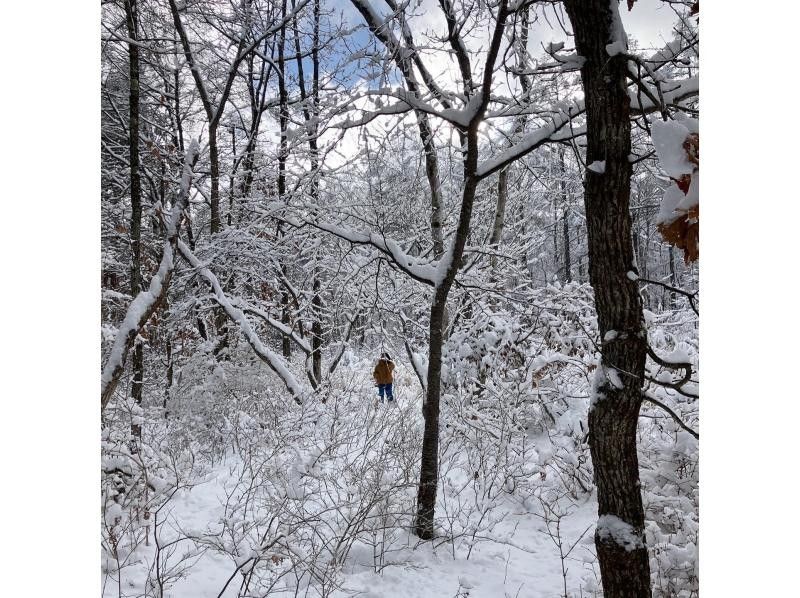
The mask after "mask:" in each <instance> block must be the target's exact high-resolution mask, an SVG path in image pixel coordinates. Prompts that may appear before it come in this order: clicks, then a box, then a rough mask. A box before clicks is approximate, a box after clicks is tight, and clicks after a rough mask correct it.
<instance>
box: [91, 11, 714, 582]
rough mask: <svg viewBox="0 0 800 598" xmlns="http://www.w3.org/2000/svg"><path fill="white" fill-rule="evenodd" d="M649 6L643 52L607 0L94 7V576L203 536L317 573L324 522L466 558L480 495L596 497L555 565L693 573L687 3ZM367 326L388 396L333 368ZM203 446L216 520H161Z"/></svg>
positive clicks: (254, 563) (244, 557)
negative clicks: (222, 498) (215, 473)
mask: <svg viewBox="0 0 800 598" xmlns="http://www.w3.org/2000/svg"><path fill="white" fill-rule="evenodd" d="M629 4H632V3H629ZM668 4H669V7H670V8H671V9H672V10H673V11H674V14H675V25H674V29H673V31H672V38H671V39H669V40H667V43H666V45H664V46H663V47H657V48H647V47H637V44H636V43H635V40H629V39H628V37H627V36H626V35H625V32H624V30H623V29H622V27H621V21H620V20H619V13H618V11H619V10H624V7H617V3H616V2H614V1H613V0H612V2H610V3H609V2H607V1H606V0H603V1H599V0H597V1H592V2H588V1H586V2H578V1H566V2H564V5H562V4H561V3H554V2H549V1H548V2H529V1H523V2H517V1H515V2H508V1H507V0H500V1H499V2H495V3H483V2H471V1H466V2H456V3H453V2H450V0H439V2H437V3H411V2H407V3H396V2H394V0H381V1H378V0H350V3H349V4H348V5H347V10H346V11H345V12H343V11H342V7H341V6H339V5H337V4H335V3H329V2H325V1H323V0H232V1H230V2H228V1H217V0H202V1H194V0H189V1H185V2H184V1H177V0H169V1H168V2H157V1H153V0H109V1H107V2H104V3H103V18H102V60H103V62H102V69H103V70H102V89H101V94H102V140H101V144H102V160H103V163H102V193H103V198H102V204H101V205H102V220H101V222H102V241H103V263H102V278H103V280H102V288H103V296H102V318H103V329H102V334H103V354H104V361H103V372H102V378H101V397H102V398H101V409H102V410H103V418H104V431H103V488H104V518H103V521H104V532H103V539H104V564H103V567H104V572H105V576H106V588H105V590H104V591H106V592H111V594H113V595H116V594H119V595H128V594H127V592H129V590H128V589H126V588H125V587H123V583H122V580H123V578H124V577H125V576H126V575H128V573H126V572H130V575H131V576H133V577H134V578H136V579H139V580H144V581H142V584H143V585H141V586H138V589H137V590H135V591H131V592H133V593H134V594H136V593H137V592H138V593H139V594H143V595H159V596H160V595H164V592H165V591H166V590H165V588H168V587H169V586H170V585H171V584H172V583H174V582H175V581H176V580H177V579H179V578H180V577H181V576H183V575H186V574H187V571H189V569H190V568H191V566H192V564H193V562H196V561H197V559H199V558H201V556H202V555H203V554H205V553H206V552H208V551H212V552H213V551H216V552H219V553H221V554H223V555H228V556H229V557H230V559H231V564H232V569H231V571H232V576H231V580H230V582H231V583H232V584H235V586H236V587H239V590H238V591H239V595H241V596H250V595H256V594H258V595H264V594H265V592H275V593H276V595H277V593H279V592H281V591H291V592H297V591H298V588H302V589H303V591H304V592H306V593H310V594H312V595H313V593H315V592H316V593H318V594H320V595H329V594H330V593H332V592H335V591H337V589H340V588H341V587H342V583H343V577H342V575H343V574H344V573H346V571H347V567H348V564H347V563H348V555H349V554H350V551H351V550H355V551H359V550H366V548H365V546H367V547H370V550H372V558H373V561H372V562H373V564H374V567H375V570H376V571H380V570H382V569H383V568H385V567H387V566H392V565H394V564H399V563H402V562H409V561H411V560H413V558H414V557H413V553H414V548H415V546H417V544H415V543H416V542H421V541H432V542H435V543H436V542H449V543H451V545H452V550H453V554H454V555H455V554H456V552H458V554H463V555H466V557H467V558H468V557H469V555H470V554H471V552H472V547H473V546H474V545H476V543H479V542H481V541H495V542H500V541H505V540H502V539H500V538H499V537H497V536H494V535H493V533H492V530H493V526H494V525H496V524H497V522H499V521H501V520H502V518H503V516H504V515H503V514H502V510H503V508H504V507H503V505H504V504H505V503H504V502H503V500H505V499H511V500H515V501H518V502H519V504H520V505H522V506H524V507H525V508H526V509H529V510H530V512H531V516H532V517H543V518H544V520H545V521H547V529H548V530H550V529H553V530H555V529H556V527H555V525H556V523H558V522H559V521H560V520H561V518H562V517H565V516H567V515H568V514H569V512H570V507H569V505H570V504H571V503H573V502H575V501H578V500H579V499H580V498H581V497H586V496H589V495H592V493H596V495H597V498H598V504H599V522H598V525H597V530H596V533H595V544H596V547H597V548H596V550H597V553H596V556H595V557H594V558H595V559H596V560H595V561H594V562H595V563H596V564H597V568H596V569H595V566H594V565H591V566H590V567H589V570H590V571H591V576H590V577H591V578H593V579H595V583H594V586H592V583H590V582H589V581H586V583H585V585H583V586H582V589H584V590H587V591H589V592H593V591H594V592H600V588H601V585H602V589H603V591H604V593H605V595H606V596H609V597H610V596H642V595H650V594H651V592H652V593H653V594H656V595H663V596H674V595H681V596H682V595H687V596H688V595H695V594H696V592H697V561H696V542H697V440H698V436H697V432H696V430H697V423H698V422H697V413H698V409H697V398H698V391H697V383H698V373H697V343H696V338H697V317H698V311H699V300H698V294H697V267H696V259H697V257H698V253H697V242H696V241H697V238H696V231H697V220H698V219H699V206H698V204H697V201H696V185H697V181H698V180H699V138H698V136H697V120H696V119H697V116H698V107H699V103H698V98H697V94H698V79H697V77H698V59H699V56H698V33H697V18H696V16H695V14H696V12H697V7H696V5H695V3H692V2H669V3H668ZM638 9H639V8H638V7H636V6H635V5H634V6H633V10H638ZM540 38H543V39H564V40H565V43H561V42H559V43H549V44H537V43H534V40H535V39H540ZM680 250H683V253H681V251H680ZM384 350H385V351H388V352H390V353H391V354H392V355H393V357H394V358H395V359H396V360H397V361H402V362H403V363H405V364H406V365H407V367H408V370H407V371H408V374H407V375H406V376H405V378H404V379H403V380H402V381H401V382H400V383H401V384H403V385H404V388H405V396H406V397H407V398H408V399H409V400H411V399H413V401H414V402H409V404H407V405H406V406H405V407H403V409H405V413H404V415H403V416H402V417H399V421H400V422H401V423H400V424H399V425H398V424H391V425H390V424H389V423H388V421H387V420H386V419H385V418H382V417H381V416H379V415H377V414H376V412H375V411H374V410H373V409H371V400H368V399H366V398H365V396H366V395H365V390H364V388H363V384H361V386H360V383H359V382H358V380H362V381H363V378H359V375H362V374H364V373H365V372H366V377H367V378H368V377H369V372H370V364H369V361H368V360H369V359H370V358H371V357H373V356H374V355H375V354H376V353H377V352H380V351H384ZM359 372H360V374H359ZM370 393H371V388H367V389H366V394H370ZM417 399H420V400H419V403H421V405H422V412H421V413H420V411H419V408H418V407H417V408H413V409H412V408H411V407H410V406H409V405H411V404H418V403H416V402H415V401H416V400H417ZM587 414H588V417H587ZM364 421H366V422H368V425H367V426H366V427H364V426H362V423H363V422H364ZM620 422H624V423H620ZM377 438H380V439H381V442H385V444H382V445H381V449H380V451H379V453H378V454H375V453H374V452H372V446H373V443H374V441H375V439H377ZM231 453H232V454H235V455H237V459H238V461H237V462H238V463H239V465H238V466H237V469H236V472H235V475H237V476H239V478H238V479H239V481H240V482H239V486H241V489H242V492H238V493H237V495H236V500H231V501H230V502H229V504H228V505H227V506H226V512H225V514H224V517H223V523H222V525H223V529H220V530H216V529H215V530H211V529H210V528H209V529H200V530H185V529H176V528H175V526H174V525H173V523H174V522H171V521H170V519H169V512H170V509H169V505H170V501H172V500H173V499H174V497H175V496H176V495H178V494H180V492H183V491H184V490H185V489H188V488H190V487H191V486H192V485H194V484H195V483H197V481H198V480H200V479H201V478H202V475H203V473H204V472H207V471H210V470H211V469H213V467H214V466H215V464H218V463H220V462H221V461H224V460H225V458H226V455H230V454H231ZM615 463H616V464H620V463H625V465H624V466H622V465H620V466H619V467H621V468H622V469H625V470H626V472H627V473H626V474H625V475H624V476H621V478H620V477H619V476H616V475H611V474H610V473H609V472H610V471H611V469H609V468H612V469H613V468H614V467H615V466H616V465H615ZM612 478H613V479H612ZM618 478H619V479H618ZM620 479H621V481H620ZM639 482H641V487H640V486H639ZM237 487H238V486H237ZM465 493H470V495H469V499H468V498H467V495H466V494H465ZM643 496H644V501H643V499H642V497H643ZM501 498H502V499H503V500H501ZM534 503H535V504H536V505H539V506H538V507H536V508H534V507H533V506H531V505H533V504H534ZM266 514H269V515H268V516H267V515H266ZM323 520H324V521H326V522H327V523H326V527H325V529H326V531H325V532H324V533H320V532H319V530H318V527H319V525H320V523H319V522H320V521H323ZM237 521H247V522H249V524H248V525H245V526H244V527H241V526H239V527H237V524H236V522H237ZM228 528H230V529H228ZM554 533H555V532H554ZM553 537H554V541H556V542H557V545H558V547H559V550H562V556H563V558H562V562H564V559H567V558H568V557H569V554H566V556H564V555H565V551H568V550H569V547H565V546H562V544H561V540H560V538H559V536H558V534H557V533H555V535H554V536H553ZM153 546H155V548H153ZM600 578H602V584H601V583H600ZM588 579H589V577H587V580H588ZM631 579H635V581H633V582H632V581H630V580H631ZM287 580H292V581H291V583H289V582H288V581H287ZM564 584H565V588H564V593H565V595H569V593H570V591H577V588H572V589H570V588H568V587H567V573H566V571H565V573H564ZM287 588H290V590H287ZM219 590H220V594H222V592H224V591H227V588H220V589H219Z"/></svg>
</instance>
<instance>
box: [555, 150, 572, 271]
mask: <svg viewBox="0 0 800 598" xmlns="http://www.w3.org/2000/svg"><path fill="white" fill-rule="evenodd" d="M558 161H559V166H560V175H559V187H560V188H561V204H562V206H563V210H564V280H566V281H567V282H572V256H571V255H570V242H569V194H568V193H567V163H566V160H565V159H564V148H560V149H559V150H558Z"/></svg>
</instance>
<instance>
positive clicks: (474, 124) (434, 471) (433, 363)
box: [414, 0, 508, 540]
mask: <svg viewBox="0 0 800 598" xmlns="http://www.w3.org/2000/svg"><path fill="white" fill-rule="evenodd" d="M507 18H508V11H507V5H506V1H505V0H501V2H500V5H499V7H498V12H497V21H496V23H495V29H494V32H493V34H492V39H491V42H490V45H489V51H488V55H487V58H486V64H485V70H484V74H483V81H482V88H481V91H480V93H482V96H483V97H482V100H481V103H480V105H479V107H478V110H477V111H476V113H475V116H474V118H473V119H472V120H471V121H470V124H469V126H468V127H467V129H466V131H464V132H463V133H462V135H461V136H462V138H463V139H464V141H465V143H464V144H463V145H465V146H466V154H465V156H464V162H463V165H464V190H463V194H462V197H461V210H460V212H459V216H458V226H457V227H456V232H455V236H454V238H453V244H452V249H451V250H450V251H451V253H450V255H449V256H448V255H445V256H443V258H442V259H445V260H446V259H448V258H449V259H450V263H449V265H448V267H447V270H446V271H445V275H444V277H443V279H442V280H441V282H440V283H439V284H438V285H437V286H436V287H435V291H434V297H433V303H432V304H431V311H430V323H429V335H430V346H429V348H428V377H427V381H426V393H425V394H426V396H425V403H424V405H423V408H422V413H423V416H424V419H425V427H424V431H423V436H422V459H421V466H420V476H419V488H418V491H417V519H416V524H415V530H414V531H415V533H416V535H417V536H418V537H419V538H421V539H423V540H430V539H432V538H433V537H434V515H435V510H436V491H437V488H438V483H439V399H440V397H441V392H442V388H441V378H442V343H443V341H444V326H443V324H444V316H445V310H446V307H447V296H448V294H449V293H450V288H451V287H452V286H453V282H454V281H455V278H456V273H457V272H458V269H459V267H460V265H461V259H462V257H463V255H464V246H465V245H466V242H467V237H468V236H469V229H470V221H471V219H472V206H473V203H474V200H475V191H476V189H477V187H478V177H477V175H476V172H477V169H478V126H479V125H480V123H481V121H482V119H483V116H484V114H485V112H486V108H487V106H488V103H489V97H490V86H491V81H492V72H493V70H494V64H495V61H496V59H497V54H498V52H499V49H500V42H501V40H502V33H503V31H504V29H505V24H506V19H507ZM462 78H464V80H465V81H466V80H467V79H468V78H469V77H468V73H467V72H464V70H463V69H462Z"/></svg>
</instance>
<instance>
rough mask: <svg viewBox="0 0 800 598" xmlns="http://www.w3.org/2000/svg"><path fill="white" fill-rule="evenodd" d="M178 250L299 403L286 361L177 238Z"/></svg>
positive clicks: (297, 389)
mask: <svg viewBox="0 0 800 598" xmlns="http://www.w3.org/2000/svg"><path fill="white" fill-rule="evenodd" d="M178 251H179V252H180V254H181V256H183V258H184V259H185V260H186V261H187V262H189V264H190V265H191V266H192V268H194V269H195V270H196V271H197V273H198V274H199V275H200V276H202V277H203V278H205V279H206V281H208V282H209V283H210V284H211V287H212V289H213V290H214V298H215V299H216V301H217V303H219V305H220V306H221V307H222V309H223V310H225V314H226V315H227V316H228V317H229V318H230V319H231V320H233V321H234V322H235V323H236V324H237V325H238V326H239V328H240V329H241V331H242V333H243V334H244V337H245V339H246V340H247V343H248V344H249V345H250V346H251V347H252V348H253V351H255V352H256V355H258V356H259V357H260V358H261V360H262V361H264V362H265V363H266V364H267V365H268V366H269V368H270V369H271V370H272V371H273V372H275V373H276V374H277V375H278V376H279V377H280V378H281V380H282V381H283V383H284V384H285V385H286V388H287V390H288V391H289V392H290V393H291V395H292V397H293V398H294V400H295V402H296V403H297V404H301V403H302V398H303V396H305V393H304V392H303V389H302V387H301V386H300V385H299V384H298V382H297V380H295V378H294V376H293V375H292V373H291V372H290V371H289V368H287V367H286V363H285V362H284V361H283V359H281V358H280V357H279V356H278V355H277V354H276V353H274V352H273V351H271V350H270V349H269V348H268V347H267V346H265V345H264V343H262V342H261V339H260V338H259V337H258V335H257V334H256V332H255V331H254V330H253V327H252V326H251V325H250V322H249V321H248V320H247V317H246V316H245V315H244V313H243V312H242V310H241V309H239V308H237V307H234V306H233V304H232V303H231V301H230V299H228V297H227V296H226V295H225V292H224V291H223V290H222V286H221V285H220V284H219V280H218V279H217V277H216V276H215V275H214V273H213V272H211V270H209V269H208V268H207V267H205V266H203V264H202V263H200V260H198V259H197V256H195V255H194V253H192V250H191V249H189V247H188V246H187V245H186V244H185V243H184V242H183V241H180V240H178Z"/></svg>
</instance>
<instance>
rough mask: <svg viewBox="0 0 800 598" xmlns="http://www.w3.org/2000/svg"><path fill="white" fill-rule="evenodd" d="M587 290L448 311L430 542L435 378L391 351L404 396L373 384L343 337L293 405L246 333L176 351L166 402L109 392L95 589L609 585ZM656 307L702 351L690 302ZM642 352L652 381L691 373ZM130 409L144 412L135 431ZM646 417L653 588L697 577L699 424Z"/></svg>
mask: <svg viewBox="0 0 800 598" xmlns="http://www.w3.org/2000/svg"><path fill="white" fill-rule="evenodd" d="M565 295H566V296H568V297H569V299H570V301H568V302H567V301H565ZM590 299H591V298H590V296H588V295H587V290H586V288H585V287H579V286H577V285H573V286H567V287H564V288H561V287H553V288H550V289H547V290H546V291H545V292H543V293H542V294H541V297H540V299H539V303H538V305H537V309H536V310H535V314H533V312H532V313H528V314H526V313H520V314H519V315H518V316H514V317H512V316H509V315H508V313H507V312H506V313H504V314H503V315H502V316H500V315H497V313H495V312H494V311H493V310H492V308H491V306H489V305H487V306H483V309H479V310H476V311H475V312H473V313H472V314H470V315H469V317H468V318H466V317H465V318H463V319H462V320H461V321H460V322H459V323H458V324H457V325H456V326H454V330H453V332H452V334H451V335H450V338H449V340H448V342H447V346H446V347H445V352H444V361H445V368H444V372H443V378H444V380H443V382H444V384H445V386H444V392H443V398H442V415H441V443H440V455H441V456H440V485H439V498H438V501H437V511H436V515H437V531H438V535H437V538H436V540H434V541H433V542H426V543H421V542H419V541H418V539H417V538H416V537H415V536H414V535H413V534H412V533H411V530H412V529H413V516H414V507H415V501H416V492H417V487H416V483H417V481H418V475H419V458H420V448H421V435H422V416H421V400H422V393H421V391H420V389H419V385H418V383H417V380H416V376H414V374H413V372H412V370H411V366H410V365H409V364H403V363H402V362H401V363H399V364H398V371H397V382H396V394H397V396H398V404H397V405H381V404H378V403H377V397H376V395H375V392H374V388H373V387H372V384H371V380H370V374H371V365H372V364H371V361H370V360H369V357H368V356H370V355H372V354H373V353H374V352H367V351H366V350H364V351H359V350H352V351H349V352H348V353H347V354H346V356H345V358H344V359H343V363H342V365H341V367H340V368H339V370H337V373H336V375H335V376H334V378H333V379H332V380H331V381H330V383H329V384H328V385H326V387H325V388H324V390H322V391H320V393H319V394H318V395H317V396H314V397H311V398H310V399H308V400H307V401H306V402H305V403H304V404H303V405H302V406H298V405H296V404H295V403H294V402H293V401H292V400H291V399H290V398H288V397H287V396H286V392H285V390H284V389H283V388H282V385H281V384H280V382H279V381H277V380H276V379H275V377H274V374H272V373H271V372H270V371H269V370H267V369H266V367H265V366H263V365H261V364H260V363H258V362H255V361H254V360H253V359H252V358H251V357H250V355H249V353H248V352H247V350H246V347H244V346H240V347H238V348H237V349H236V350H234V351H232V356H231V358H230V359H229V360H226V361H224V362H217V361H216V360H215V359H214V358H213V357H211V356H210V355H211V354H210V353H208V352H203V351H198V352H197V353H195V354H194V355H193V356H192V357H191V358H188V359H187V360H186V361H185V362H184V363H182V365H181V367H180V368H179V371H178V372H177V373H176V377H175V378H176V379H175V381H174V384H173V387H172V390H171V398H170V402H169V410H170V411H169V417H167V418H165V417H164V411H163V408H161V406H160V404H161V400H162V399H161V397H160V396H155V395H154V396H151V397H149V398H148V400H146V405H147V404H150V405H153V406H152V407H145V409H144V410H141V409H137V408H135V407H131V406H126V405H125V404H123V403H120V402H119V401H117V402H116V403H112V404H111V406H110V407H109V410H108V412H107V414H106V422H105V428H104V431H103V441H102V455H103V514H102V521H103V525H102V541H103V563H102V578H103V592H104V596H175V597H183V596H185V597H190V596H191V597H201V596H225V597H231V596H351V595H358V596H375V597H378V596H487V597H488V596H531V597H539V596H541V597H552V596H564V595H566V596H569V597H572V596H600V595H602V592H601V588H600V579H599V569H598V567H597V564H596V557H595V554H594V544H593V536H594V528H595V525H596V523H597V506H596V502H595V499H594V493H593V485H592V469H591V459H590V456H589V449H588V444H587V442H588V437H587V433H588V429H587V424H586V418H587V413H588V409H589V388H590V386H591V379H592V377H593V371H594V369H595V368H596V363H597V359H596V355H597V352H596V348H595V346H594V342H599V341H598V339H597V338H596V336H597V335H596V324H595V321H594V317H593V312H592V310H591V307H590V306H591V300H590ZM564 305H569V306H570V307H569V309H567V308H565V307H564ZM498 311H499V310H498ZM648 318H649V320H650V321H649V322H648V323H649V330H650V342H651V345H652V346H653V348H654V349H655V350H656V351H657V352H658V354H659V355H660V356H661V357H662V358H664V359H665V360H668V361H685V360H689V361H690V362H691V363H692V364H693V366H694V367H695V368H696V366H697V343H696V326H695V324H696V321H695V320H693V319H687V317H686V314H685V312H680V313H671V312H670V313H667V314H661V315H655V314H648ZM648 367H649V368H650V370H651V371H650V377H652V378H653V380H658V381H659V382H661V383H665V382H668V380H667V377H668V376H674V377H675V379H678V378H679V377H680V376H679V374H680V373H681V372H680V371H678V372H676V373H674V374H672V373H665V372H664V371H662V370H663V368H661V367H660V366H658V365H656V364H653V363H651V364H650V365H649V366H648ZM656 386H657V385H656V384H655V383H653V384H652V385H651V388H648V393H649V394H651V395H652V396H653V397H654V398H657V399H659V400H660V401H662V402H663V403H664V404H668V405H669V406H670V407H671V408H672V409H673V411H675V412H676V413H677V414H678V415H680V416H681V418H682V419H683V421H684V422H685V423H686V424H688V425H689V426H690V427H692V428H695V429H696V427H697V403H696V401H694V400H693V399H691V398H687V397H685V396H682V395H679V394H678V393H677V392H676V391H675V390H674V389H671V388H668V387H664V386H661V385H658V386H657V387H656ZM323 399H324V402H323ZM131 421H133V422H134V423H141V424H142V428H143V442H142V446H141V447H140V448H139V450H138V451H137V452H135V453H131V450H130V445H129V428H130V423H131ZM639 431H640V438H639V446H640V468H641V472H642V489H643V497H644V502H645V508H646V518H647V528H646V541H647V545H648V549H649V551H650V555H651V570H652V576H653V584H654V595H656V596H681V597H684V596H686V597H688V596H695V595H697V588H698V582H697V534H698V467H697V456H698V453H697V442H696V440H695V439H694V438H693V437H692V436H691V435H690V434H689V433H688V432H686V431H685V430H684V429H682V428H681V427H680V426H679V425H678V424H676V423H675V421H674V420H673V419H672V417H670V416H669V415H668V414H666V413H665V412H664V411H663V410H660V409H658V408H657V407H655V406H653V405H651V404H649V403H645V406H644V407H643V410H642V418H641V420H640V427H639Z"/></svg>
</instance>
